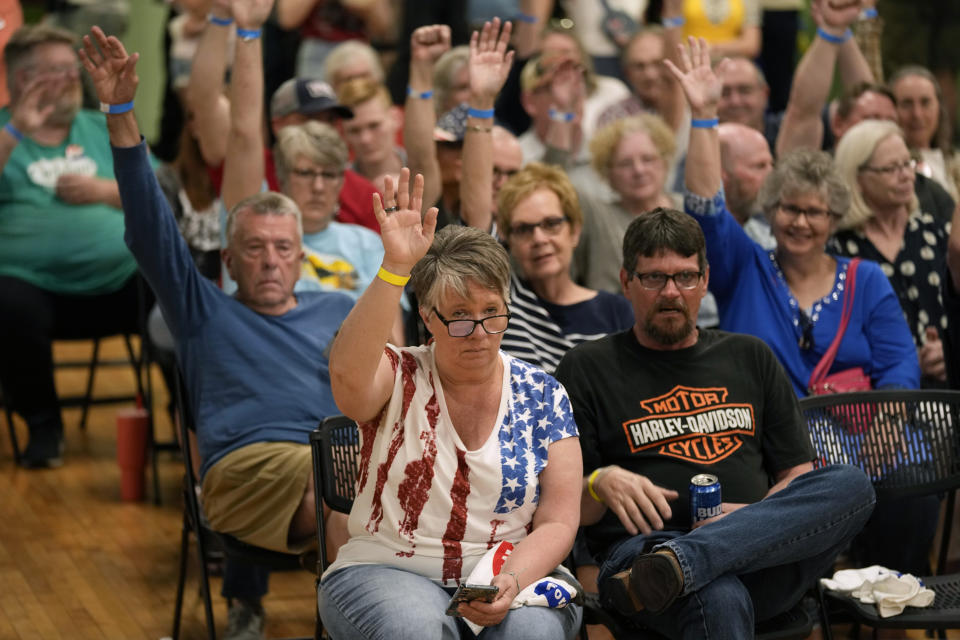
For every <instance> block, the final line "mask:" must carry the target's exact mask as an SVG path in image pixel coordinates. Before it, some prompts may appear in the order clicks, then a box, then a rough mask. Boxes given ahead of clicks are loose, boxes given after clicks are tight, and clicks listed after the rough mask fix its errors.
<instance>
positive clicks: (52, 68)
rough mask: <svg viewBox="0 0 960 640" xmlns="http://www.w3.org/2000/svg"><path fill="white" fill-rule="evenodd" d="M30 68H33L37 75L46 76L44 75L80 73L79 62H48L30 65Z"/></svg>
mask: <svg viewBox="0 0 960 640" xmlns="http://www.w3.org/2000/svg"><path fill="white" fill-rule="evenodd" d="M30 68H31V69H32V70H34V71H35V72H36V74H37V75H39V76H46V75H50V76H54V75H56V76H66V75H73V74H78V75H79V74H80V63H79V62H73V63H65V64H50V65H44V64H37V65H33V66H31V67H30Z"/></svg>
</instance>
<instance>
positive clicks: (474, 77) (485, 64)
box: [468, 18, 513, 102]
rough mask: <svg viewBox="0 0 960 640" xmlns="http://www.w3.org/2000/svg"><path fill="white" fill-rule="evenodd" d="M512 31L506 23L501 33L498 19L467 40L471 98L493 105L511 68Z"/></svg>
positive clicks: (511, 26)
mask: <svg viewBox="0 0 960 640" xmlns="http://www.w3.org/2000/svg"><path fill="white" fill-rule="evenodd" d="M512 29H513V25H512V24H511V23H510V22H505V23H504V24H503V29H502V30H501V29H500V18H494V19H493V22H486V23H484V25H483V29H482V30H480V31H474V32H473V35H472V36H470V61H469V63H468V70H469V73H470V94H471V95H472V96H475V97H478V98H481V99H483V100H484V101H490V102H492V101H493V100H495V99H496V97H497V94H498V93H500V89H502V88H503V84H504V83H505V82H506V81H507V76H508V75H509V74H510V68H511V67H512V66H513V51H509V52H508V51H507V43H508V42H509V41H510V33H511V31H512ZM498 34H499V35H498Z"/></svg>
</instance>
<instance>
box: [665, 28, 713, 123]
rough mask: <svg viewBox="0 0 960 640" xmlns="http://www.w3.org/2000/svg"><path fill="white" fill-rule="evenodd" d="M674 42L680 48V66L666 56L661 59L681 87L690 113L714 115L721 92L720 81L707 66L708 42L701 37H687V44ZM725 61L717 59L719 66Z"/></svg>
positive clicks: (708, 58) (708, 64)
mask: <svg viewBox="0 0 960 640" xmlns="http://www.w3.org/2000/svg"><path fill="white" fill-rule="evenodd" d="M677 46H678V48H679V51H680V67H679V68H678V67H677V65H675V64H674V63H673V62H672V61H671V60H669V59H666V60H664V61H663V62H664V64H666V65H667V69H669V70H670V73H672V74H673V77H674V78H676V79H677V82H679V83H680V86H681V87H682V88H683V94H684V96H686V98H687V103H689V105H690V111H691V113H692V114H693V115H694V116H695V117H697V118H713V117H716V115H717V103H718V102H719V101H720V95H721V94H722V93H723V82H722V81H721V80H720V77H719V76H718V74H717V73H716V72H714V70H713V68H711V66H710V47H709V45H707V42H706V41H705V40H704V39H703V38H700V39H697V38H693V37H690V38H689V43H688V45H687V46H684V45H683V44H680V45H677ZM726 64H727V61H726V59H724V60H722V61H720V64H718V65H717V68H718V70H719V69H720V68H721V67H722V66H725V65H726Z"/></svg>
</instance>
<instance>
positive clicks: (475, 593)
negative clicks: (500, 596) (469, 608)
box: [447, 584, 500, 616]
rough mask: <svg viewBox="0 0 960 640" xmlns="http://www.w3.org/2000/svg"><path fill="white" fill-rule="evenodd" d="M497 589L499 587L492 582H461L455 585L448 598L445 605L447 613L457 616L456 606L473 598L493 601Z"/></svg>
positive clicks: (498, 589)
mask: <svg viewBox="0 0 960 640" xmlns="http://www.w3.org/2000/svg"><path fill="white" fill-rule="evenodd" d="M499 591H500V587H497V586H494V585H492V584H461V585H460V586H459V587H457V590H456V591H455V592H454V594H453V597H452V598H450V603H449V604H448V605H447V615H448V616H459V615H460V613H459V612H458V611H457V607H459V606H460V603H461V602H471V601H473V600H479V601H481V602H493V599H494V598H496V597H497V592H499Z"/></svg>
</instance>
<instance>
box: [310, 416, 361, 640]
mask: <svg viewBox="0 0 960 640" xmlns="http://www.w3.org/2000/svg"><path fill="white" fill-rule="evenodd" d="M310 447H311V450H312V452H313V487H314V492H313V493H314V497H315V499H316V503H317V545H318V547H319V554H318V558H317V589H319V588H320V577H321V576H322V575H323V572H324V571H326V569H327V567H328V566H330V562H329V554H328V552H327V545H326V523H325V522H324V517H323V505H324V503H326V505H327V506H328V507H330V508H331V509H333V510H334V511H339V512H340V513H350V508H351V507H352V506H353V499H354V498H355V497H356V494H357V493H356V489H357V463H358V461H359V459H360V433H359V431H358V430H357V423H356V422H354V421H353V420H351V419H350V418H347V417H346V416H331V417H329V418H326V419H325V420H324V421H323V422H322V423H321V424H320V427H319V428H317V429H316V430H314V432H313V433H311V434H310ZM322 633H323V623H322V621H321V620H320V614H319V611H318V612H317V631H316V637H317V638H318V639H319V638H320V636H321V634H322Z"/></svg>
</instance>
